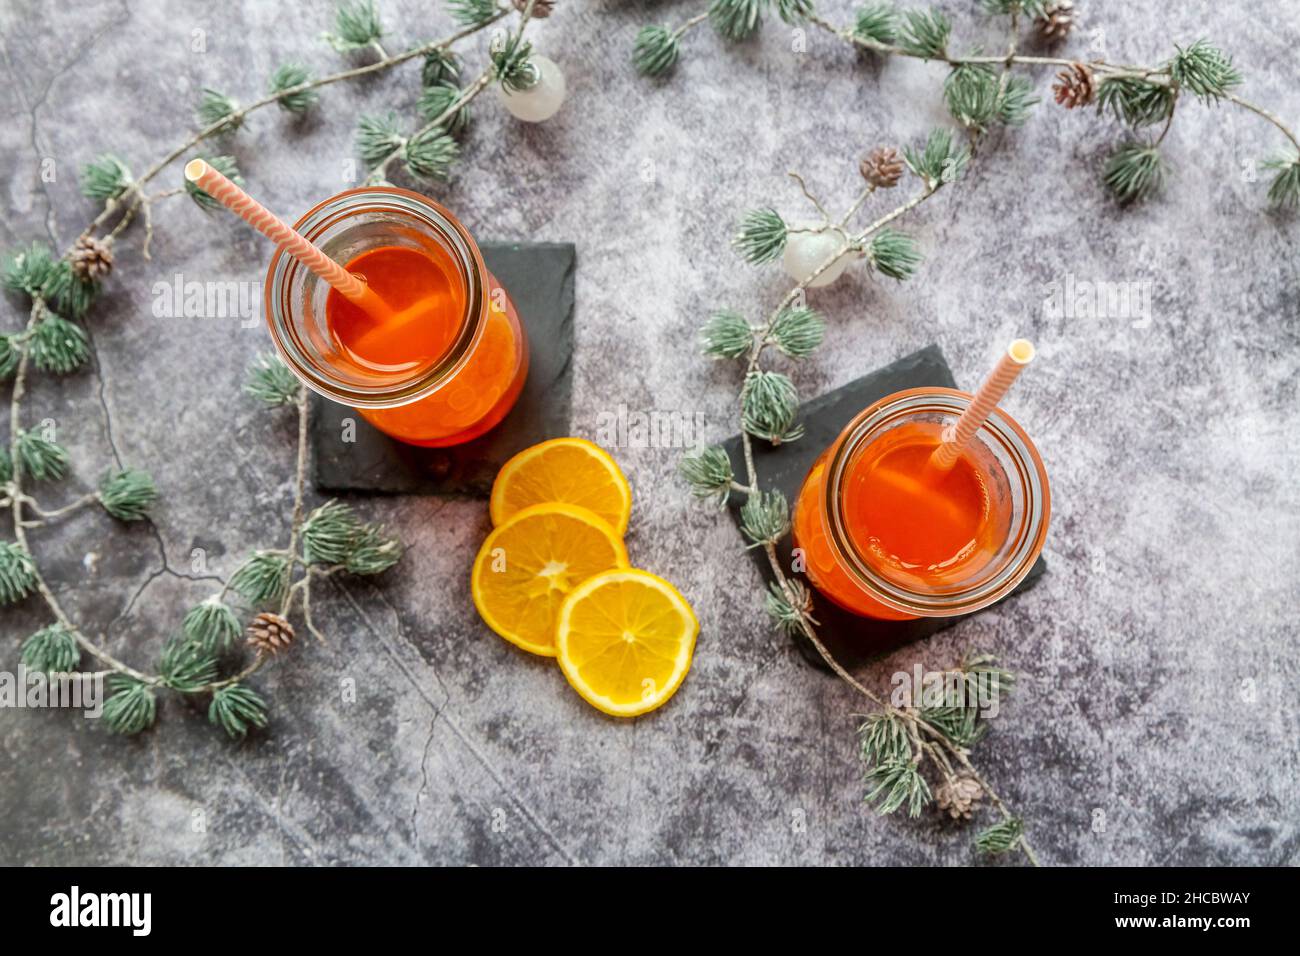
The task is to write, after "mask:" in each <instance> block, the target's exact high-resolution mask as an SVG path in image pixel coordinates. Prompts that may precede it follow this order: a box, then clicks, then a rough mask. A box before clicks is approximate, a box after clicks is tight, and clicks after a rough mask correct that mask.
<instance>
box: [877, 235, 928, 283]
mask: <svg viewBox="0 0 1300 956" xmlns="http://www.w3.org/2000/svg"><path fill="white" fill-rule="evenodd" d="M923 258H924V257H923V256H922V255H921V251H920V249H919V248H918V247H917V245H916V240H915V239H913V238H912V237H911V236H909V235H907V234H906V233H902V232H899V231H898V230H896V229H893V228H891V227H888V226H886V227H885V228H884V229H881V230H880V231H879V232H878V233H876V234H875V235H874V236H872V237H871V244H870V245H869V246H868V247H867V259H868V260H869V261H870V262H871V265H872V267H873V268H875V270H876V271H877V272H879V273H880V274H881V275H883V276H888V277H889V278H891V279H898V280H900V281H901V280H903V279H910V278H912V276H913V275H915V273H916V267H917V266H918V265H920V263H921V260H922V259H923Z"/></svg>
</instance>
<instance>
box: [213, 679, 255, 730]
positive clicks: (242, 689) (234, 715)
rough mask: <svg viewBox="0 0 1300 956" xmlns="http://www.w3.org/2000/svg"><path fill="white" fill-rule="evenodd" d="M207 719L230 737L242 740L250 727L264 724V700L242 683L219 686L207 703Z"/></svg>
mask: <svg viewBox="0 0 1300 956" xmlns="http://www.w3.org/2000/svg"><path fill="white" fill-rule="evenodd" d="M208 720H210V721H211V722H212V723H214V724H216V725H217V726H218V727H220V728H221V729H222V730H224V731H225V732H226V733H227V734H228V735H230V737H231V738H233V739H236V740H242V739H243V738H244V737H245V736H247V734H248V731H249V730H250V729H251V728H253V727H265V726H266V724H267V715H266V701H264V700H263V699H262V697H261V695H260V694H258V693H257V691H255V690H253V689H252V688H251V687H247V686H245V685H244V684H229V685H227V686H225V687H219V688H218V689H217V690H216V691H215V692H214V693H213V694H212V703H211V704H209V705H208Z"/></svg>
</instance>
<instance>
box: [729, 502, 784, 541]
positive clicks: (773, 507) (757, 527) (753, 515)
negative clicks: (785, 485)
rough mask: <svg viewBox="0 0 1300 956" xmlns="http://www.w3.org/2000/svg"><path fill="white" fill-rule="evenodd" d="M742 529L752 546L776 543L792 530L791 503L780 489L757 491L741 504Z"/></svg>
mask: <svg viewBox="0 0 1300 956" xmlns="http://www.w3.org/2000/svg"><path fill="white" fill-rule="evenodd" d="M740 530H741V531H742V532H744V535H745V537H747V538H748V539H749V540H750V546H751V547H757V546H761V545H766V544H776V542H778V541H780V540H781V539H782V538H784V537H785V536H786V534H787V533H788V532H789V530H790V505H789V502H787V501H786V500H785V495H783V494H781V492H779V491H756V492H754V493H753V494H751V495H749V496H748V497H747V498H746V499H745V503H744V504H743V505H741V506H740Z"/></svg>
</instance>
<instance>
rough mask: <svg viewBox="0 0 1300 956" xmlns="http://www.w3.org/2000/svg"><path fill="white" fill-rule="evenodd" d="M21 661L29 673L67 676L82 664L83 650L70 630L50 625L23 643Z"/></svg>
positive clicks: (58, 625)
mask: <svg viewBox="0 0 1300 956" xmlns="http://www.w3.org/2000/svg"><path fill="white" fill-rule="evenodd" d="M21 660H22V663H23V666H24V667H26V668H27V669H28V670H29V671H42V672H44V673H48V674H67V673H71V672H72V671H73V670H75V669H76V667H77V665H78V664H80V663H81V648H80V647H78V646H77V639H76V637H74V636H73V634H72V632H71V631H70V630H68V628H66V627H65V626H64V625H62V624H57V623H56V624H50V625H48V626H46V627H43V628H41V629H40V630H39V631H37V632H36V633H35V634H33V635H32V636H31V637H29V638H27V640H25V641H24V642H23V650H22V656H21Z"/></svg>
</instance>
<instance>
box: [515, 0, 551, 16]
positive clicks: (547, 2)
mask: <svg viewBox="0 0 1300 956" xmlns="http://www.w3.org/2000/svg"><path fill="white" fill-rule="evenodd" d="M514 4H515V9H516V10H518V11H519V12H520V13H523V12H524V9H525V8H526V7H527V6H528V0H514ZM554 9H555V0H533V18H534V19H537V20H545V19H546V18H547V17H549V16H550V15H551V12H552V11H553V10H554Z"/></svg>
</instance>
